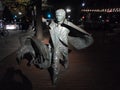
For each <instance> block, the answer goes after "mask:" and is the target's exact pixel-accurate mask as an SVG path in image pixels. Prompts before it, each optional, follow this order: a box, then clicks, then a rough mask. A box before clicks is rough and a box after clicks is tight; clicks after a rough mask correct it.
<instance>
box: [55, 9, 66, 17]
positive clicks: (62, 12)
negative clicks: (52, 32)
mask: <svg viewBox="0 0 120 90" xmlns="http://www.w3.org/2000/svg"><path fill="white" fill-rule="evenodd" d="M55 13H56V14H57V13H61V15H63V16H66V12H65V10H64V9H57V10H56V11H55Z"/></svg>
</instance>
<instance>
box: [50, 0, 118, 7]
mask: <svg viewBox="0 0 120 90" xmlns="http://www.w3.org/2000/svg"><path fill="white" fill-rule="evenodd" d="M83 1H85V2H86V7H89V8H107V7H120V5H119V2H120V1H119V0H48V2H50V3H52V4H54V6H56V7H63V6H67V5H70V6H73V7H80V6H81V3H82V2H83Z"/></svg>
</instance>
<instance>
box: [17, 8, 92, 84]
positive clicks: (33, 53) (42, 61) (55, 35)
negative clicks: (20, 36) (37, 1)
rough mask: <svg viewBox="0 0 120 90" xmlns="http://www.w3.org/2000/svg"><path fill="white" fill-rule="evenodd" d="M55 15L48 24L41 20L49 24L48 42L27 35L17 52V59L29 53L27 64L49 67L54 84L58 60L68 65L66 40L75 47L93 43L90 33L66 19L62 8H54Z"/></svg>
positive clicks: (83, 46)
mask: <svg viewBox="0 0 120 90" xmlns="http://www.w3.org/2000/svg"><path fill="white" fill-rule="evenodd" d="M55 15H56V20H51V22H50V23H49V24H48V22H47V20H46V19H45V18H42V21H43V22H45V23H47V25H48V26H49V33H50V40H49V43H48V44H44V43H43V42H42V41H40V40H37V39H35V38H33V37H28V38H26V40H25V43H24V45H23V46H22V47H21V48H20V49H19V51H18V54H17V59H18V61H20V60H22V59H23V58H24V57H25V55H26V54H29V55H30V57H31V58H29V59H30V63H29V64H34V65H37V66H38V67H39V68H42V69H45V68H50V67H51V68H52V81H53V84H56V81H57V79H58V75H59V73H60V61H62V62H63V66H64V68H65V69H67V68H68V66H69V60H68V49H69V48H68V46H69V45H68V42H69V43H70V44H71V45H72V46H73V47H75V48H76V49H83V48H86V47H88V46H90V45H91V44H92V43H93V38H92V36H91V34H89V33H88V32H86V31H85V30H83V29H82V28H80V27H78V26H76V25H75V24H73V23H72V22H70V21H68V20H67V19H66V12H65V10H64V9H58V10H56V12H55Z"/></svg>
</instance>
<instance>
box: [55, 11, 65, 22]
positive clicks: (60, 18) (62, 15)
mask: <svg viewBox="0 0 120 90" xmlns="http://www.w3.org/2000/svg"><path fill="white" fill-rule="evenodd" d="M56 19H57V21H58V22H62V21H63V20H64V19H65V13H64V12H63V11H62V10H57V11H56Z"/></svg>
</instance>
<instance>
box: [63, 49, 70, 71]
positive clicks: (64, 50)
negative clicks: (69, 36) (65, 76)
mask: <svg viewBox="0 0 120 90" xmlns="http://www.w3.org/2000/svg"><path fill="white" fill-rule="evenodd" d="M61 52H62V55H63V61H64V67H65V69H67V68H68V65H69V60H68V48H64V49H63V50H62V51H61Z"/></svg>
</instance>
